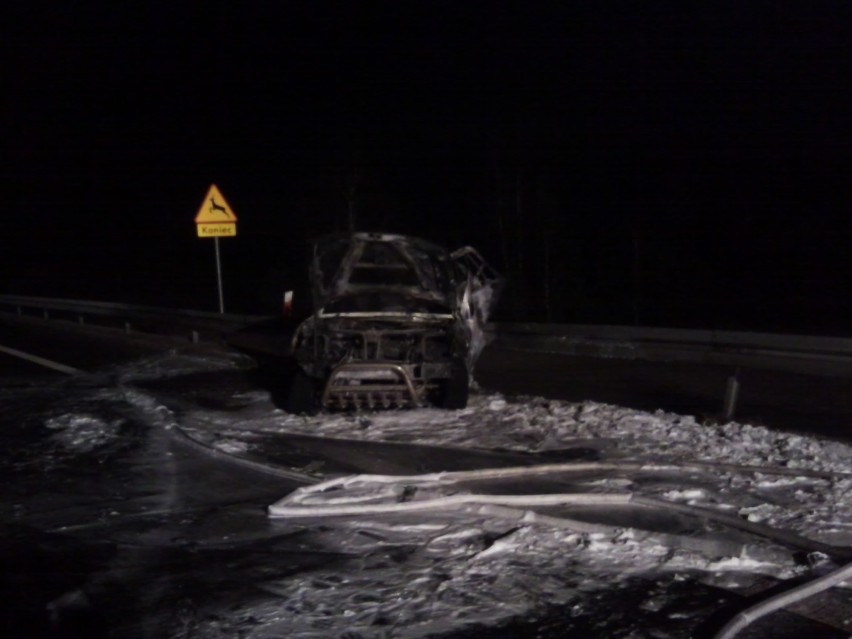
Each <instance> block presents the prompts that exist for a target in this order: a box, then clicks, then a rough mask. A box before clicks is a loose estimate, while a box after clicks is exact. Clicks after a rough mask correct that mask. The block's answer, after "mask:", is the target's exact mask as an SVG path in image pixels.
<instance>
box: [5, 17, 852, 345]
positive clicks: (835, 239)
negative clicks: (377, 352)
mask: <svg viewBox="0 0 852 639" xmlns="http://www.w3.org/2000/svg"><path fill="white" fill-rule="evenodd" d="M9 4H11V7H10V6H6V5H4V7H3V8H2V9H0V30H2V33H0V36H2V44H0V47H2V52H3V62H2V67H0V68H2V69H3V71H2V73H3V85H2V86H3V90H2V93H0V110H2V111H1V112H2V122H3V127H2V134H0V135H2V137H0V144H1V145H2V159H0V162H2V166H0V171H1V172H0V192H1V193H2V196H3V207H4V209H5V212H6V215H7V216H8V218H9V219H10V220H11V221H10V222H7V225H6V226H5V228H4V233H3V236H2V239H0V242H2V250H3V254H2V257H0V289H2V290H3V291H7V292H16V293H25V294H43V295H55V296H60V295H61V296H69V297H80V298H90V299H92V298H103V299H126V300H128V301H138V302H144V303H152V304H157V303H159V304H163V305H178V306H186V307H196V308H210V309H213V308H215V306H216V301H215V295H216V287H215V271H214V261H213V246H212V241H211V240H201V239H197V238H196V237H195V235H194V232H195V230H194V225H193V221H192V220H193V217H194V215H195V212H196V210H197V209H198V206H199V204H200V202H201V198H202V197H203V196H204V193H205V192H206V189H207V187H208V185H209V184H210V183H211V182H215V183H217V184H218V185H219V187H220V188H221V189H222V191H223V192H224V194H225V195H226V197H227V198H228V200H229V202H230V204H231V205H232V206H233V208H234V209H235V211H236V213H237V215H238V216H239V218H240V223H239V226H238V233H239V235H238V237H237V238H234V239H224V240H222V241H221V246H222V250H223V267H224V270H225V274H226V303H227V304H228V306H229V307H230V309H229V310H246V311H259V310H268V309H272V308H275V307H276V306H277V301H278V299H279V297H280V290H281V289H283V288H284V287H285V286H286V285H287V283H289V282H291V281H293V280H295V279H296V278H297V274H298V273H301V272H302V271H303V269H302V268H301V264H302V259H303V258H302V255H301V251H302V247H303V246H304V241H305V238H306V237H308V236H313V235H319V234H323V233H326V232H332V231H339V230H344V229H345V228H346V224H347V207H348V200H347V193H351V194H352V196H351V199H352V202H353V204H354V207H355V213H356V217H357V223H358V227H359V228H360V229H362V230H386V231H395V232H406V233H412V234H416V235H421V236H424V237H427V238H428V239H431V240H433V241H436V242H439V243H442V244H445V245H449V246H454V245H457V244H460V243H471V244H473V245H475V246H477V247H478V248H480V250H481V251H482V252H483V253H484V254H485V255H486V256H487V257H488V258H489V259H490V261H492V262H493V263H494V264H495V266H497V268H498V269H500V270H502V271H503V272H504V273H505V274H506V275H507V277H508V279H509V287H508V289H507V291H506V296H505V298H504V301H503V307H502V313H503V316H504V317H505V318H519V319H536V320H542V319H546V318H550V319H553V320H556V321H567V322H599V323H610V324H627V323H634V322H635V323H639V324H654V325H669V326H684V327H704V328H729V329H751V330H767V331H788V332H812V333H835V334H841V333H843V334H849V333H850V332H852V331H850V326H852V325H850V317H852V313H850V301H849V292H848V282H849V276H850V275H852V271H851V270H850V266H849V265H848V260H847V259H846V255H845V254H846V252H847V245H848V244H849V243H850V240H852V217H850V215H849V209H850V204H852V186H850V185H852V179H850V176H852V161H850V160H852V147H851V146H850V144H852V131H850V124H849V122H850V106H852V97H850V92H849V86H848V85H849V80H850V77H852V76H850V72H852V51H850V47H852V33H850V31H852V6H850V5H849V4H848V3H847V2H836V3H827V2H818V3H802V2H793V1H789V2H731V3H723V2H711V3H680V2H582V3H580V2H558V3H556V2H554V3H545V2H518V3H507V2H489V3H486V2H459V1H457V0H456V1H437V0H433V1H429V2H414V1H413V0H412V1H404V2H383V3H377V2H367V1H364V2H322V1H319V2H269V3H253V2H224V1H219V2H212V1H211V2H205V3H186V2H184V3H174V4H175V5H176V6H168V5H167V4H166V3H134V4H129V5H126V6H125V5H121V6H119V5H118V4H115V3H92V2H82V3H74V4H67V5H63V4H62V3H50V4H49V5H39V4H29V3H23V2H22V3H7V5H9Z"/></svg>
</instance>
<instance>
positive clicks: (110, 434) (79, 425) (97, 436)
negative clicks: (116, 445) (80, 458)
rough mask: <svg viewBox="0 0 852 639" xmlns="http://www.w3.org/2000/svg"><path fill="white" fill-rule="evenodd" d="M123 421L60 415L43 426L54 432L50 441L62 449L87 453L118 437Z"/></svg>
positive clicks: (87, 416) (92, 416) (90, 416)
mask: <svg viewBox="0 0 852 639" xmlns="http://www.w3.org/2000/svg"><path fill="white" fill-rule="evenodd" d="M124 423H125V421H124V420H123V419H115V420H112V421H104V420H103V419H101V418H100V417H97V416H94V415H75V414H69V415H60V416H58V417H52V418H50V419H48V420H46V421H45V423H44V425H45V426H46V427H47V428H49V429H50V430H53V431H56V433H54V434H53V435H52V436H51V438H50V439H51V441H54V442H56V443H57V444H59V445H61V446H62V447H63V448H66V449H69V450H74V451H77V452H81V453H88V452H91V451H93V450H95V449H97V448H100V447H101V446H103V445H105V444H107V443H109V442H110V441H112V440H113V439H115V438H116V437H117V436H118V433H119V431H120V429H121V426H122V424H124Z"/></svg>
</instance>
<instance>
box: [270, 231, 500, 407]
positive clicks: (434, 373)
mask: <svg viewBox="0 0 852 639" xmlns="http://www.w3.org/2000/svg"><path fill="white" fill-rule="evenodd" d="M310 278H311V286H312V289H313V304H314V307H313V308H314V312H313V314H312V315H311V316H310V317H308V318H307V319H306V320H305V321H304V322H302V323H301V324H300V325H299V326H298V328H297V329H296V332H295V334H294V335H293V341H292V346H291V348H292V354H293V356H294V358H295V359H296V361H297V363H298V366H299V370H298V372H297V373H296V375H295V376H294V378H293V380H292V382H291V385H290V390H289V393H288V397H287V406H286V408H287V409H288V410H289V411H291V412H310V411H312V410H315V409H317V408H325V409H360V408H369V409H377V408H393V407H414V406H424V405H433V406H438V407H444V408H463V407H464V406H466V404H467V398H468V391H469V387H470V382H471V374H472V371H473V367H474V364H475V362H476V359H477V357H478V355H479V353H480V352H481V350H482V348H483V347H484V345H485V341H484V327H485V322H486V321H487V320H488V316H489V314H490V313H491V311H492V309H493V307H494V304H495V302H496V300H497V296H498V293H499V289H500V284H501V280H500V277H499V276H498V275H497V274H496V273H495V272H494V271H493V270H492V269H491V268H490V267H489V266H488V265H487V264H486V263H485V261H484V260H483V259H482V257H481V256H480V255H479V253H477V252H476V251H475V250H474V249H472V248H470V247H465V248H462V249H460V250H458V251H455V252H453V253H450V252H448V251H446V250H444V249H443V248H441V247H439V246H436V245H434V244H431V243H429V242H426V241H423V240H419V239H416V238H411V237H406V236H402V235H389V234H379V233H356V234H352V235H346V236H329V237H324V238H321V239H319V240H317V241H316V242H314V243H313V246H312V259H311V268H310Z"/></svg>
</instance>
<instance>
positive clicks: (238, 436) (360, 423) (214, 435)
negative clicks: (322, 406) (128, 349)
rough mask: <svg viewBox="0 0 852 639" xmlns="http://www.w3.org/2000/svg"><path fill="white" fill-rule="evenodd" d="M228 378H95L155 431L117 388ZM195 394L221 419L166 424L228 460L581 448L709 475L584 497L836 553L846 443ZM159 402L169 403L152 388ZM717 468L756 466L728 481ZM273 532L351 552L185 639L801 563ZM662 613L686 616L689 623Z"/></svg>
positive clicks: (520, 404)
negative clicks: (324, 445)
mask: <svg viewBox="0 0 852 639" xmlns="http://www.w3.org/2000/svg"><path fill="white" fill-rule="evenodd" d="M244 367H245V362H244V361H243V360H241V359H240V358H235V357H229V356H224V355H209V356H198V355H193V356H186V355H181V354H176V353H175V354H168V355H164V356H160V357H156V358H150V359H148V360H145V361H143V362H140V363H137V364H136V365H133V366H129V367H125V368H123V369H119V370H115V371H111V372H110V378H111V379H112V380H113V381H114V382H116V383H117V384H118V385H119V387H117V389H116V390H115V393H116V395H121V396H123V397H124V398H125V399H126V400H128V401H130V402H131V403H132V404H134V406H135V407H136V408H137V409H138V410H141V411H143V412H149V413H151V415H152V423H155V424H160V425H162V424H164V423H167V422H168V420H164V413H168V409H166V408H165V407H164V406H163V405H162V404H161V403H160V401H159V400H158V399H157V392H156V391H148V390H146V391H140V390H138V388H135V387H134V384H138V383H140V382H145V381H151V380H162V379H175V378H179V377H181V376H186V375H193V374H198V373H216V372H228V373H231V372H233V371H239V370H241V369H242V368H244ZM210 391H211V393H212V394H214V395H216V397H217V399H218V400H220V401H226V402H227V403H228V405H229V410H227V411H225V410H217V409H212V408H205V407H203V406H204V405H203V404H194V405H192V406H190V407H187V406H184V407H183V408H182V409H181V411H180V416H179V417H174V416H173V418H174V419H175V420H177V423H179V424H180V426H181V428H182V429H184V430H185V432H187V433H188V434H189V435H190V436H191V437H193V438H195V439H197V440H199V441H202V442H204V443H206V444H208V445H209V446H212V447H214V448H217V449H219V450H221V451H224V452H228V453H231V454H235V455H245V454H249V455H253V456H254V457H255V458H256V457H257V456H259V455H262V453H263V449H262V446H263V443H262V442H268V440H269V437H274V436H278V435H282V436H285V435H288V434H299V435H311V436H319V437H329V438H343V439H349V440H365V441H377V442H402V443H407V444H428V445H430V446H446V447H452V448H475V449H497V450H511V451H524V452H530V453H536V452H544V451H558V450H563V449H568V448H571V447H581V446H584V445H592V444H593V445H594V446H595V447H597V448H599V449H601V450H602V451H603V453H602V454H603V458H604V459H608V460H612V461H614V462H619V463H624V462H638V463H642V464H645V465H648V466H649V467H654V466H655V465H656V466H660V467H663V466H667V465H678V464H692V463H694V462H701V463H703V464H707V465H708V467H707V472H704V473H700V472H696V471H695V469H694V468H692V470H690V471H689V472H687V471H683V472H682V473H680V474H675V475H674V476H672V474H671V470H669V471H668V473H669V474H668V475H666V476H665V477H666V478H665V480H662V479H660V478H657V480H656V481H653V482H645V483H644V484H643V483H642V482H640V481H638V480H636V479H635V478H633V477H631V476H629V474H628V476H627V477H623V476H619V477H617V478H612V477H610V478H606V477H599V478H597V479H596V480H595V481H589V482H587V484H586V485H585V488H589V487H591V488H592V489H594V490H597V491H599V492H624V491H634V492H637V493H640V494H642V495H647V496H652V497H656V498H659V499H663V500H667V501H670V502H674V503H679V504H688V505H692V506H700V507H706V508H711V509H715V510H718V511H720V512H724V513H729V514H735V515H738V516H739V517H740V518H742V519H743V520H748V521H750V522H756V523H762V524H766V525H768V526H773V527H778V528H783V529H786V530H791V531H794V532H797V533H799V534H801V535H803V536H805V537H808V538H811V539H814V540H819V541H823V542H826V543H832V544H850V543H852V477H850V476H849V475H846V474H845V473H847V472H848V471H849V470H850V460H852V449H850V447H849V446H847V445H845V444H841V443H838V442H833V441H827V440H821V439H817V438H811V437H806V436H802V435H792V434H788V433H782V432H776V431H772V430H770V429H768V428H766V427H763V426H755V425H749V424H742V423H737V422H729V423H722V424H700V423H698V422H696V420H695V419H694V418H693V417H691V416H685V415H677V414H673V413H668V412H664V411H656V412H653V413H649V412H644V411H638V410H633V409H628V408H622V407H618V406H611V405H606V404H599V403H595V402H580V403H576V402H565V401H555V400H547V399H542V398H536V397H521V398H509V397H504V396H502V395H500V394H496V393H478V394H474V395H473V396H472V397H471V401H470V405H469V406H468V408H466V409H464V410H458V411H451V412H448V411H443V410H436V409H428V408H424V409H417V410H408V411H388V412H376V413H361V414H353V413H343V414H320V415H317V416H310V417H308V416H294V415H289V414H287V413H285V412H283V411H281V410H279V409H277V408H275V406H274V405H273V404H272V402H271V400H270V397H269V394H268V393H267V392H265V391H262V390H257V389H254V388H252V387H251V385H249V384H246V385H244V386H243V387H240V388H229V389H228V388H225V389H223V388H218V389H217V388H215V385H212V386H211V389H210ZM223 394H225V395H227V397H223ZM162 402H163V403H167V402H168V399H166V398H165V395H164V396H163V399H162ZM45 426H46V427H47V428H48V429H50V430H51V431H52V432H53V433H54V434H53V436H54V437H55V438H58V439H61V441H62V443H63V445H66V446H79V447H80V449H81V450H86V449H88V450H91V448H92V447H97V446H99V445H101V444H102V443H103V442H105V441H106V440H109V439H110V438H114V437H116V436H118V431H119V429H118V428H117V426H116V424H115V423H114V422H111V421H109V420H103V419H100V420H99V419H97V418H94V417H92V416H91V415H88V414H84V413H80V414H74V413H73V411H72V412H71V413H69V414H65V415H61V416H55V415H54V416H51V417H50V418H49V419H47V421H46V422H45ZM260 435H262V437H259V436H260ZM734 464H736V465H748V466H759V467H764V470H763V471H762V472H755V471H745V470H738V469H735V468H732V467H731V465H734ZM714 465H718V466H714ZM777 469H780V470H777ZM776 470H777V472H776ZM816 471H818V472H821V473H823V474H822V475H819V474H815V473H816ZM389 484H390V485H392V484H393V479H388V478H373V479H371V478H369V477H365V478H362V479H361V480H360V481H359V482H357V487H356V486H354V484H353V486H352V487H351V491H352V492H347V490H346V489H342V490H337V491H333V492H329V493H328V494H323V493H320V494H319V502H320V503H322V502H323V500H324V499H325V500H330V499H336V500H337V501H338V503H340V502H344V503H346V502H347V501H348V502H349V503H356V502H357V503H363V502H365V501H366V502H368V503H369V502H371V501H381V500H382V499H386V496H387V494H388V486H389ZM405 486H406V484H405V482H400V483H399V484H398V485H397V487H396V489H397V494H405ZM436 490H438V489H436ZM391 492H392V491H391ZM327 503H331V502H327ZM275 524H276V526H279V527H280V526H285V527H286V526H287V525H293V526H296V525H299V526H305V525H310V526H313V528H312V531H313V532H312V539H313V541H314V542H315V543H319V544H321V545H322V546H323V547H324V548H325V549H327V550H331V551H333V552H340V553H353V554H354V555H355V556H356V558H353V559H352V560H351V561H349V562H348V564H346V565H344V566H343V567H341V566H339V565H338V566H335V567H334V568H320V569H317V570H313V571H310V572H306V573H300V574H298V575H289V576H286V577H280V578H275V579H273V578H268V579H265V580H261V582H259V583H258V584H257V588H258V590H259V592H260V593H261V594H260V595H258V596H257V597H256V598H254V599H252V600H251V601H246V602H243V603H242V604H240V605H237V606H230V610H229V611H228V612H224V611H223V610H222V609H221V607H220V606H223V605H224V604H223V603H222V602H216V601H211V602H209V603H208V604H207V606H208V608H209V609H210V611H213V610H216V611H217V612H216V615H215V616H212V612H211V616H208V617H204V618H203V619H199V621H198V622H197V623H196V628H195V630H196V632H197V634H195V635H193V636H199V637H214V636H233V635H234V634H235V633H239V634H240V636H245V637H261V636H263V637H267V636H292V637H328V636H344V633H347V632H348V633H353V634H350V635H349V636H352V637H356V636H357V637H383V636H394V637H426V636H432V635H435V634H437V633H442V632H449V631H453V632H455V631H459V630H462V629H465V628H471V627H477V626H490V625H499V624H500V623H504V622H507V621H509V620H511V619H515V618H518V617H529V616H530V615H534V614H538V613H541V612H542V610H548V609H550V608H551V607H553V606H556V607H563V608H564V609H565V610H568V611H571V612H569V613H566V614H569V615H580V616H581V615H582V614H583V610H584V609H586V608H588V607H589V606H593V604H594V601H596V599H595V598H596V597H598V593H601V592H606V591H611V590H612V589H613V588H618V587H620V586H619V584H624V583H626V582H627V581H629V580H631V579H636V578H641V579H648V580H649V581H650V583H652V584H653V583H655V582H657V583H662V581H665V580H670V581H671V582H677V581H691V582H694V581H701V580H703V581H705V582H713V583H717V584H725V585H727V586H728V587H733V586H747V585H748V584H749V575H754V574H764V575H772V576H774V577H778V578H788V577H791V576H793V575H797V574H802V573H804V572H806V571H807V570H808V567H807V566H803V565H799V564H798V563H797V562H796V561H794V560H793V558H792V555H791V554H790V553H783V552H779V553H775V554H772V553H767V552H763V553H754V554H752V553H750V552H749V551H748V548H749V546H748V545H745V546H743V550H742V552H741V553H740V554H736V555H730V556H723V555H718V554H713V553H709V554H708V553H707V552H702V551H701V550H700V548H698V549H696V548H692V549H689V548H686V547H671V546H670V545H667V544H665V543H662V542H661V541H660V537H659V536H654V535H647V534H643V533H642V531H637V530H633V529H630V528H620V529H617V530H611V531H607V530H605V529H602V530H601V531H600V532H588V531H586V532H582V531H577V530H572V529H570V527H561V526H559V525H555V524H554V523H553V522H548V521H547V520H544V521H542V520H534V519H532V518H530V517H526V518H525V517H520V518H519V519H512V518H507V517H504V516H488V514H487V513H484V512H483V511H481V510H464V509H460V510H451V511H446V512H438V513H430V514H424V513H408V514H392V515H381V516H379V515H365V516H354V517H345V518H335V519H325V520H323V521H321V522H313V524H310V523H308V524H306V523H305V521H301V522H299V523H293V524H288V522H286V521H284V522H281V521H276V522H275ZM815 556H816V555H815ZM270 561H273V559H272V558H270ZM726 575H729V576H726ZM675 590H676V588H673V589H672V590H671V591H666V593H667V594H666V593H664V594H660V591H659V589H656V590H650V591H649V593H648V601H646V602H640V608H642V609H643V610H653V611H655V612H657V611H659V610H661V609H665V607H666V605H668V604H667V603H666V602H668V603H671V602H673V601H674V599H675V598H676V596H677V595H676V593H675ZM661 598H662V602H661ZM643 606H644V608H643ZM678 614H682V615H684V618H685V619H687V620H688V618H689V617H690V616H695V617H696V618H697V616H698V615H701V614H705V613H704V612H701V611H694V612H692V613H678ZM673 615H674V613H672V615H670V618H669V622H671V623H673V622H672V619H674V618H675V617H674V616H673ZM619 623H621V624H622V625H621V626H620V627H619V628H620V629H619V634H618V635H617V636H625V637H628V636H629V637H634V638H637V639H638V638H639V637H645V636H658V635H654V634H650V633H649V634H645V633H646V631H647V629H643V628H642V627H641V625H637V626H636V627H635V628H634V629H633V630H632V631H631V629H630V624H631V623H633V622H631V621H630V620H629V619H621V620H620V622H619ZM635 623H636V624H641V621H640V620H637V621H635ZM683 623H684V625H683V626H682V627H681V628H680V630H678V629H674V630H673V629H672V628H669V630H668V632H669V633H670V634H668V635H665V636H672V637H680V636H682V637H686V636H689V635H690V633H691V628H692V627H694V624H695V623H696V621H695V620H693V621H692V622H688V621H684V622H683ZM622 631H623V632H622ZM602 632H603V631H602ZM630 632H632V633H633V634H629V633H630ZM601 636H604V635H601ZM612 636H615V635H614V634H613V635H612ZM659 636H662V635H659Z"/></svg>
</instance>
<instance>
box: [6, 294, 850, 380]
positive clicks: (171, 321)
mask: <svg viewBox="0 0 852 639" xmlns="http://www.w3.org/2000/svg"><path fill="white" fill-rule="evenodd" d="M2 308H5V309H6V310H12V311H13V312H17V313H19V314H39V315H41V316H43V317H51V316H54V317H64V318H65V319H74V318H75V317H76V319H77V321H79V322H80V323H83V322H84V321H85V320H84V318H85V317H90V316H96V317H108V318H111V319H112V320H113V321H114V322H116V321H117V322H118V325H119V326H120V325H121V322H124V326H125V328H126V329H127V327H129V326H131V325H132V326H133V327H134V330H143V331H144V330H146V329H147V328H149V327H152V332H161V331H168V332H171V333H177V332H183V333H185V334H188V332H189V331H192V335H193V339H197V338H198V335H199V334H203V335H205V336H210V335H215V336H221V335H222V334H224V333H228V332H231V331H233V330H236V329H238V328H240V327H242V326H247V325H249V324H252V323H254V322H259V321H261V320H263V319H268V317H267V316H259V315H241V314H231V313H228V314H220V313H213V312H204V311H194V310H183V309H167V308H159V307H152V306H135V305H130V304H117V303H113V302H91V301H84V300H70V299H54V298H43V297H25V296H16V295H0V309H2ZM146 325H147V326H146ZM487 331H488V334H489V337H490V338H491V342H492V344H493V345H494V346H495V347H497V348H504V349H514V350H525V351H535V352H547V353H562V354H567V355H577V356H589V357H609V358H617V359H643V360H657V361H690V362H698V363H706V364H724V365H731V366H743V367H757V368H771V369H779V370H791V371H797V372H804V373H811V374H826V375H841V376H850V377H852V338H842V337H817V336H808V335H782V334H775V333H750V332H735V331H708V330H691V329H677V328H650V327H632V326H599V325H581V324H532V323H508V322H501V323H495V324H490V325H489V326H488V328H487Z"/></svg>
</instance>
